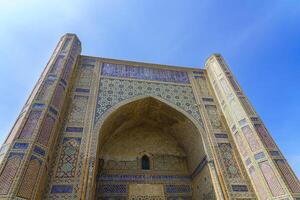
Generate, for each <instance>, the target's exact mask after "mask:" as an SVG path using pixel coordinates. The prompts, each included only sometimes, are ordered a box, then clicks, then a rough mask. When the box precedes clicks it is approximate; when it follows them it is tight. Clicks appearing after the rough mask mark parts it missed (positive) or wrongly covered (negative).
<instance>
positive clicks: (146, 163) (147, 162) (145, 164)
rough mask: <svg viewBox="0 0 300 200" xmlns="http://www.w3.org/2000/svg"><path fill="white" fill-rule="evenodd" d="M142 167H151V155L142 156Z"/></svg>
mask: <svg viewBox="0 0 300 200" xmlns="http://www.w3.org/2000/svg"><path fill="white" fill-rule="evenodd" d="M142 169H144V170H149V169H150V160H149V157H148V156H146V155H144V156H143V157H142Z"/></svg>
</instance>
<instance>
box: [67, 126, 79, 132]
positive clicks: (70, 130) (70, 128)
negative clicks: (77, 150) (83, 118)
mask: <svg viewBox="0 0 300 200" xmlns="http://www.w3.org/2000/svg"><path fill="white" fill-rule="evenodd" d="M82 131H83V127H67V128H66V132H80V133H81V132H82Z"/></svg>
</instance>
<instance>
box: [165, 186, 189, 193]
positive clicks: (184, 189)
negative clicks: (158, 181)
mask: <svg viewBox="0 0 300 200" xmlns="http://www.w3.org/2000/svg"><path fill="white" fill-rule="evenodd" d="M165 187H166V192H167V193H190V192H191V191H192V189H191V187H190V186H189V185H166V186H165Z"/></svg>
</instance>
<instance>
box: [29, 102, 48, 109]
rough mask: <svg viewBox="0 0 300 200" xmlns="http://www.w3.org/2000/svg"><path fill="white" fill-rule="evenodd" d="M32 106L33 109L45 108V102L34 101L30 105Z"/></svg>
mask: <svg viewBox="0 0 300 200" xmlns="http://www.w3.org/2000/svg"><path fill="white" fill-rule="evenodd" d="M32 108H33V109H43V108H45V104H43V103H34V104H33V105H32Z"/></svg>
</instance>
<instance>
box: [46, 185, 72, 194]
mask: <svg viewBox="0 0 300 200" xmlns="http://www.w3.org/2000/svg"><path fill="white" fill-rule="evenodd" d="M72 192H73V185H53V186H52V188H51V193H72Z"/></svg>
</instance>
